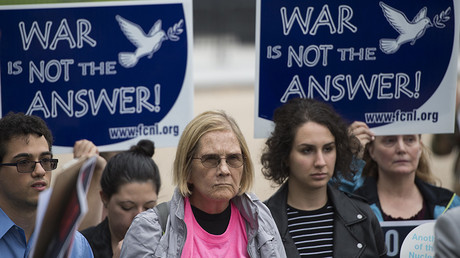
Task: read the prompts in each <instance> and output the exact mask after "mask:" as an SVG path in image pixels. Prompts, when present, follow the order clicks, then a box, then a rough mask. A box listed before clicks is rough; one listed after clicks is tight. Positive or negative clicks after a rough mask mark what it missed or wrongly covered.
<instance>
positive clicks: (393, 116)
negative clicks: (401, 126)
mask: <svg viewBox="0 0 460 258" xmlns="http://www.w3.org/2000/svg"><path fill="white" fill-rule="evenodd" d="M364 117H365V120H366V123H367V124H381V123H393V122H405V121H431V122H433V123H436V122H438V112H420V113H419V114H418V113H417V110H415V109H414V110H412V111H407V112H404V111H401V110H399V109H398V110H396V111H394V112H376V113H365V114H364Z"/></svg>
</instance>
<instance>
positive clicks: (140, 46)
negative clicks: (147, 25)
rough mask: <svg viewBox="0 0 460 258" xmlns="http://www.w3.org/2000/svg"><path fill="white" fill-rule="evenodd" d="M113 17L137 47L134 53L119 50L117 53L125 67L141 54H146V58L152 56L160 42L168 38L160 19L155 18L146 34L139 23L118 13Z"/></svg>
mask: <svg viewBox="0 0 460 258" xmlns="http://www.w3.org/2000/svg"><path fill="white" fill-rule="evenodd" d="M115 18H116V19H117V21H118V23H119V24H120V28H121V31H123V33H124V34H125V36H126V38H128V39H129V41H131V43H133V45H134V46H136V47H137V49H136V51H134V53H132V52H121V53H119V54H118V60H119V62H120V64H121V65H122V66H123V67H125V68H131V67H134V66H135V65H136V64H137V62H138V61H139V59H140V58H141V57H143V56H146V55H148V58H152V56H153V53H155V52H156V51H158V49H160V47H161V43H162V42H163V41H165V40H167V39H168V37H167V36H166V33H165V32H164V31H163V30H162V29H161V20H157V21H156V22H155V24H154V25H153V27H152V28H151V29H150V32H149V34H148V35H146V34H145V33H144V31H143V30H142V28H141V27H140V26H139V25H137V24H135V23H133V22H130V21H128V20H126V19H125V18H123V17H121V16H120V15H117V16H115Z"/></svg>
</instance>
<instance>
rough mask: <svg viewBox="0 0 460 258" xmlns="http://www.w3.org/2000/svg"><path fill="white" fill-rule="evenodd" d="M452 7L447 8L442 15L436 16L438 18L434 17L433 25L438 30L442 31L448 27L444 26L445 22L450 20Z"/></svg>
mask: <svg viewBox="0 0 460 258" xmlns="http://www.w3.org/2000/svg"><path fill="white" fill-rule="evenodd" d="M450 10H451V9H450V7H449V8H447V9H446V10H445V11H442V12H441V13H440V14H436V16H434V18H433V24H434V26H435V27H436V28H438V29H442V28H444V27H446V25H445V24H444V23H445V22H447V21H448V20H450V16H449V14H450Z"/></svg>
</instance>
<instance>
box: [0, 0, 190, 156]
mask: <svg viewBox="0 0 460 258" xmlns="http://www.w3.org/2000/svg"><path fill="white" fill-rule="evenodd" d="M0 31H1V37H0V65H1V71H0V75H1V77H0V101H1V103H0V104H1V105H0V111H1V112H0V113H1V116H3V115H5V114H6V113H8V112H9V111H15V112H24V113H26V114H31V115H37V116H40V117H42V118H43V119H44V120H45V121H46V123H47V124H48V126H49V127H50V129H51V130H52V132H53V135H54V138H55V142H54V145H55V146H54V151H55V152H56V153H62V152H71V151H72V147H73V145H74V143H75V141H76V140H80V139H89V140H91V141H93V142H94V143H95V144H96V145H97V146H98V147H99V150H100V151H116V150H123V149H127V148H128V147H129V146H131V145H133V144H135V143H136V142H137V141H139V139H150V140H152V141H154V142H155V144H156V146H157V147H166V146H175V145H176V144H177V142H178V139H179V136H180V134H181V132H182V130H183V129H184V127H185V125H186V124H187V123H188V121H189V120H190V119H191V118H192V116H193V84H192V72H191V64H192V49H193V47H192V43H193V42H192V38H193V29H192V2H191V0H163V1H161V0H160V1H123V2H99V3H73V4H46V5H16V6H1V7H0Z"/></svg>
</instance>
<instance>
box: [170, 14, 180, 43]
mask: <svg viewBox="0 0 460 258" xmlns="http://www.w3.org/2000/svg"><path fill="white" fill-rule="evenodd" d="M182 26H184V20H183V19H181V20H180V21H179V22H178V23H176V24H174V26H172V27H169V29H168V38H169V39H170V40H172V41H178V40H179V39H180V38H179V37H178V36H177V35H180V34H181V33H182V32H183V31H184V29H183V28H182Z"/></svg>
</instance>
